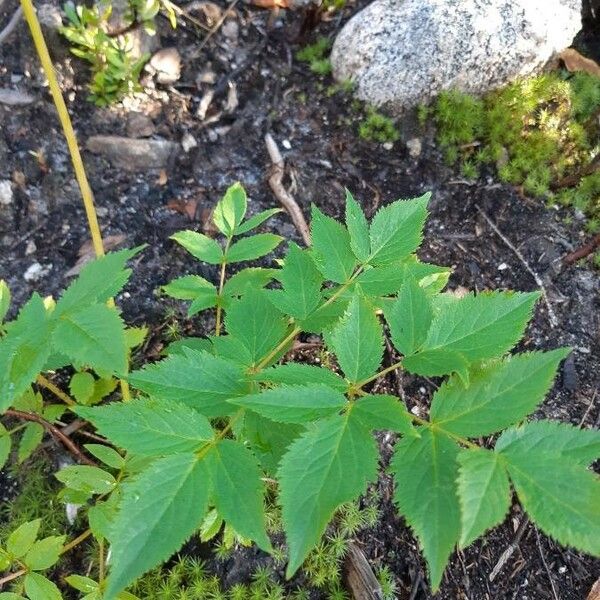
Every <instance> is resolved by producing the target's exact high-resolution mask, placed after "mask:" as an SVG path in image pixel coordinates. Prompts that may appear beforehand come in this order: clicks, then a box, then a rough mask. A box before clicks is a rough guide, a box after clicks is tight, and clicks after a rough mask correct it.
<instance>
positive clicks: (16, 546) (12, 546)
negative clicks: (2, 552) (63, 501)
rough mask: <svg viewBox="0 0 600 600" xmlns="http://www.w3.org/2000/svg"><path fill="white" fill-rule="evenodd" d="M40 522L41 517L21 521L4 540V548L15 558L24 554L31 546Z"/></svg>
mask: <svg viewBox="0 0 600 600" xmlns="http://www.w3.org/2000/svg"><path fill="white" fill-rule="evenodd" d="M41 524H42V520H41V519H35V520H34V521H27V522H25V523H23V525H21V526H19V527H17V529H15V530H14V531H13V532H12V533H11V534H10V535H9V536H8V539H7V540H6V549H7V550H8V552H9V553H10V554H12V555H13V556H14V557H15V558H21V557H22V556H25V554H27V552H29V549H30V548H31V547H32V546H33V543H34V542H35V540H36V538H37V535H38V532H39V530H40V525H41Z"/></svg>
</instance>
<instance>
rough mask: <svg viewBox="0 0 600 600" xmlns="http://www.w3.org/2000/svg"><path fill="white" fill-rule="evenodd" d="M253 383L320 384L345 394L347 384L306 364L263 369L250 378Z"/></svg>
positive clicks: (291, 363) (320, 369)
mask: <svg viewBox="0 0 600 600" xmlns="http://www.w3.org/2000/svg"><path fill="white" fill-rule="evenodd" d="M252 379H254V380H255V381H268V382H270V383H283V384H287V385H306V384H310V383H322V384H323V385H326V386H328V387H330V388H333V389H334V390H338V391H339V392H345V391H346V388H347V387H348V384H347V383H346V381H345V380H343V379H342V378H341V377H340V376H339V375H336V374H335V373H334V372H333V371H330V370H329V369H325V368H323V367H317V366H315V365H307V364H306V363H295V362H290V363H286V364H284V365H277V366H275V367H272V368H270V369H265V370H263V371H260V372H259V373H256V375H253V376H252Z"/></svg>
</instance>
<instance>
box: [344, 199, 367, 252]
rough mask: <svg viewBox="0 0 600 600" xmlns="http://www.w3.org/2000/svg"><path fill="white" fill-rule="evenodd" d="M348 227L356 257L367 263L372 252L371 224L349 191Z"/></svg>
mask: <svg viewBox="0 0 600 600" xmlns="http://www.w3.org/2000/svg"><path fill="white" fill-rule="evenodd" d="M346 227H347V228H348V233H349V235H350V247H351V248H352V251H353V252H354V256H356V258H358V260H359V261H360V262H366V261H367V260H368V259H369V253H370V251H371V242H370V240H369V224H368V223H367V218H366V217H365V213H364V212H363V210H362V208H361V207H360V205H359V204H358V202H357V201H356V200H355V199H354V196H352V194H351V193H350V192H349V191H348V190H346Z"/></svg>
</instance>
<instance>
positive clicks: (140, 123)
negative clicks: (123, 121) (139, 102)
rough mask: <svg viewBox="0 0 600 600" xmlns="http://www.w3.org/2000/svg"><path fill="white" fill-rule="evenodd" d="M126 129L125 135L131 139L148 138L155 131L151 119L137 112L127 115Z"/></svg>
mask: <svg viewBox="0 0 600 600" xmlns="http://www.w3.org/2000/svg"><path fill="white" fill-rule="evenodd" d="M126 129H127V135H128V136H129V137H133V138H145V137H150V136H151V135H152V134H153V133H154V132H155V131H156V127H155V126H154V123H153V122H152V119H151V118H150V117H149V116H148V115H145V114H144V113H141V112H137V111H135V112H131V113H129V114H128V115H127V125H126Z"/></svg>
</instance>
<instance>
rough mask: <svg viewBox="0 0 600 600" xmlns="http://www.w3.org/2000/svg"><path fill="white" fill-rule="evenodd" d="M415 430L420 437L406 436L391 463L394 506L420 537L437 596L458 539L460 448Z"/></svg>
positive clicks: (428, 431)
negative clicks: (457, 484)
mask: <svg viewBox="0 0 600 600" xmlns="http://www.w3.org/2000/svg"><path fill="white" fill-rule="evenodd" d="M418 431H419V433H420V434H421V436H420V437H419V438H415V437H405V438H402V440H401V441H400V442H399V443H398V444H397V445H396V452H395V454H394V458H393V459H392V472H393V473H394V476H395V478H396V494H395V501H396V504H397V506H398V509H399V511H400V513H401V514H402V515H403V516H404V518H405V519H406V522H407V523H408V524H409V525H410V526H411V528H412V529H413V531H414V532H415V534H416V535H417V537H418V538H419V542H420V545H421V548H422V550H423V555H424V556H425V559H426V560H427V564H428V566H429V574H430V581H431V587H432V590H433V592H434V593H435V592H436V591H437V590H438V588H439V586H440V582H441V580H442V575H443V574H444V569H445V568H446V564H447V563H448V558H449V557H450V555H451V554H452V551H453V550H454V546H455V545H456V543H457V542H458V539H459V536H460V508H459V504H458V496H457V490H456V479H457V476H458V465H457V462H456V457H457V455H458V451H459V449H458V446H457V445H456V444H455V443H454V442H453V441H452V440H450V439H449V438H448V437H446V436H444V435H443V434H440V433H437V432H436V431H433V430H431V429H428V428H421V429H419V430H418Z"/></svg>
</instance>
